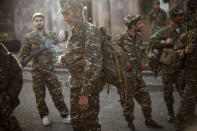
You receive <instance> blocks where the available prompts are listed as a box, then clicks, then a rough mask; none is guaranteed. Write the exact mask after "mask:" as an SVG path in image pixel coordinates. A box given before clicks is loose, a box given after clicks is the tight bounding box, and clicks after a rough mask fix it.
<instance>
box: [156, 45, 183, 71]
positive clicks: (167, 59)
mask: <svg viewBox="0 0 197 131" xmlns="http://www.w3.org/2000/svg"><path fill="white" fill-rule="evenodd" d="M159 62H160V63H161V64H164V65H169V66H171V67H174V68H177V69H180V68H181V67H182V64H183V62H182V60H181V59H179V57H177V56H176V55H175V53H174V51H173V49H167V48H164V49H163V51H162V53H161V57H160V59H159Z"/></svg>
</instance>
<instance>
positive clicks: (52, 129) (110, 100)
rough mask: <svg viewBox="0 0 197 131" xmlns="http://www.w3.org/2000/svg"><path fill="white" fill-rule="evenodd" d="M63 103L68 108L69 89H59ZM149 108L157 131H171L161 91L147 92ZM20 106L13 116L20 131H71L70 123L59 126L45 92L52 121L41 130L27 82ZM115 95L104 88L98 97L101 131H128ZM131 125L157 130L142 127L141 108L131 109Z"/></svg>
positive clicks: (139, 130) (142, 130)
mask: <svg viewBox="0 0 197 131" xmlns="http://www.w3.org/2000/svg"><path fill="white" fill-rule="evenodd" d="M62 89H63V94H64V97H65V101H66V104H67V105H68V106H69V94H70V92H69V89H68V88H67V87H62ZM149 90H150V94H151V100H152V107H153V118H154V119H155V120H157V121H158V122H160V123H162V124H163V125H164V129H162V130H160V131H174V129H173V125H172V124H167V122H166V120H165V119H166V115H167V114H166V108H165V105H164V102H163V94H162V89H161V88H154V89H151V88H150V89H149ZM174 95H175V101H176V102H177V101H178V100H179V97H178V94H177V93H175V94H174ZM20 99H21V104H20V106H19V107H17V109H16V110H15V114H16V116H17V118H18V120H19V122H20V125H21V126H22V128H23V130H24V131H72V126H71V125H70V124H63V123H62V121H61V118H60V116H59V114H58V111H57V110H56V109H55V107H54V104H53V103H52V101H51V97H50V96H49V94H48V91H47V97H46V102H47V105H48V107H49V110H50V115H49V118H50V120H51V122H52V124H51V126H49V127H44V126H42V125H41V121H40V118H39V115H38V112H37V109H36V104H35V97H34V94H33V90H32V84H31V82H25V83H24V85H23V89H22V92H21V94H20ZM118 100H119V96H118V95H117V92H116V89H115V88H111V89H110V93H109V94H107V91H106V89H104V90H103V92H102V93H101V94H100V101H101V102H100V105H101V111H100V115H99V117H100V121H101V122H102V130H103V131H128V128H127V123H126V121H125V120H124V118H123V117H122V108H121V106H120V103H119V102H118ZM178 105H179V104H178V103H176V104H175V109H177V108H178ZM135 114H136V119H135V125H136V128H137V131H157V130H158V129H157V130H156V129H151V128H147V127H145V125H144V118H143V116H142V112H141V108H140V107H139V105H138V104H136V106H135Z"/></svg>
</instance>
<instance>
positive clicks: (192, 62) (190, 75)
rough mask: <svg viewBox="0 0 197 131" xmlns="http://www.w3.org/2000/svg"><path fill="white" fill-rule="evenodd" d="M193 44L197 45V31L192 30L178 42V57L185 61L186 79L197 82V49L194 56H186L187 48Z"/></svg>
mask: <svg viewBox="0 0 197 131" xmlns="http://www.w3.org/2000/svg"><path fill="white" fill-rule="evenodd" d="M190 42H191V43H195V44H197V31H196V29H195V30H191V31H188V32H187V33H185V34H183V35H182V36H181V37H180V39H179V41H178V50H177V51H175V53H176V56H177V57H179V59H182V60H183V64H184V72H185V77H186V79H192V80H195V81H197V66H196V65H197V47H196V48H195V49H194V50H193V53H192V54H185V53H184V51H185V47H186V46H187V45H188V44H190Z"/></svg>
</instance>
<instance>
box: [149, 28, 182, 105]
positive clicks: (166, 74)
mask: <svg viewBox="0 0 197 131" xmlns="http://www.w3.org/2000/svg"><path fill="white" fill-rule="evenodd" d="M184 32H185V28H184V27H181V28H180V30H179V32H177V31H176V30H175V29H174V28H173V27H172V25H169V26H166V27H164V28H162V29H161V30H159V31H158V32H156V33H155V34H154V35H152V36H151V38H150V44H151V46H153V48H156V49H159V50H161V49H165V48H168V49H172V50H173V49H175V48H177V47H176V46H177V39H178V38H179V37H180V35H181V34H183V33H184ZM168 38H172V39H173V40H174V44H173V46H171V47H167V46H166V45H165V41H166V40H167V39H168ZM161 72H162V80H163V86H164V100H165V102H166V104H173V102H174V100H173V96H172V95H173V94H172V89H173V84H176V88H177V89H178V91H179V93H181V92H183V88H184V87H183V86H184V83H182V70H181V69H179V68H178V66H175V65H165V64H161ZM174 76H176V78H175V77H174ZM168 93H170V94H168ZM180 95H181V94H180Z"/></svg>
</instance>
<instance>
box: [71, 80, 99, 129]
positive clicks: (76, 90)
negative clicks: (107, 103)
mask: <svg viewBox="0 0 197 131" xmlns="http://www.w3.org/2000/svg"><path fill="white" fill-rule="evenodd" d="M70 88H71V89H70V90H71V95H70V104H71V111H70V114H71V122H72V127H73V129H74V131H101V125H100V124H99V118H98V114H99V110H100V106H99V102H100V100H99V93H100V92H94V93H92V94H91V95H90V96H88V103H89V108H88V109H87V110H86V111H81V110H80V108H79V99H80V96H81V94H80V92H81V89H82V87H80V85H79V83H76V84H74V83H72V84H70Z"/></svg>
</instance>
